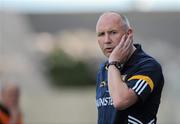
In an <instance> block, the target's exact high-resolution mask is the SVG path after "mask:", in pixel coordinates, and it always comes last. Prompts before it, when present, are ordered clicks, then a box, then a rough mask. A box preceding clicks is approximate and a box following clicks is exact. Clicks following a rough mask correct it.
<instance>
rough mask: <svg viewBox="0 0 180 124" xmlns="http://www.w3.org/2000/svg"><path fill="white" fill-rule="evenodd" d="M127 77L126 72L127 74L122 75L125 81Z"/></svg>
mask: <svg viewBox="0 0 180 124" xmlns="http://www.w3.org/2000/svg"><path fill="white" fill-rule="evenodd" d="M126 77H127V74H125V75H122V80H123V81H124V82H125V80H126Z"/></svg>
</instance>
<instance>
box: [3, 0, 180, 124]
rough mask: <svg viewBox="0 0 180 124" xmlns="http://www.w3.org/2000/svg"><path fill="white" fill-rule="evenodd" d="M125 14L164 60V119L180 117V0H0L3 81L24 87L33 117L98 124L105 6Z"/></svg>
mask: <svg viewBox="0 0 180 124" xmlns="http://www.w3.org/2000/svg"><path fill="white" fill-rule="evenodd" d="M105 11H117V12H120V13H123V14H125V15H126V16H127V17H128V18H129V20H130V23H131V25H132V26H133V28H134V33H135V37H134V39H135V42H136V43H141V44H142V46H143V48H144V49H145V51H146V52H148V53H149V54H150V55H152V56H154V57H155V58H156V59H157V60H158V61H159V62H160V63H161V65H162V68H163V73H164V76H165V86H164V90H163V94H162V99H161V101H162V102H161V106H160V109H159V113H158V124H170V123H171V124H179V123H180V118H179V117H180V105H179V103H180V98H179V92H180V83H179V80H178V76H180V68H179V64H180V56H179V55H180V0H166V1H164V0H149V1H147V0H86V1H85V0H0V81H1V82H4V81H5V80H13V81H16V82H18V83H19V84H20V86H21V90H22V97H21V107H22V110H23V114H24V121H25V124H95V123H96V120H97V110H96V104H95V83H96V82H95V80H96V72H97V70H98V66H99V64H100V63H101V62H103V61H104V60H105V59H106V58H105V57H104V56H103V54H102V53H101V51H100V49H99V47H98V44H97V42H96V33H95V26H96V21H97V19H98V17H99V16H100V14H101V13H102V12H105Z"/></svg>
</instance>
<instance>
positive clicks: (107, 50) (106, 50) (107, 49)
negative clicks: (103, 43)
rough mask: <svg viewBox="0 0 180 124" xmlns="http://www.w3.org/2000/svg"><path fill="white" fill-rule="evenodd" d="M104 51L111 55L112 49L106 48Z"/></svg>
mask: <svg viewBox="0 0 180 124" xmlns="http://www.w3.org/2000/svg"><path fill="white" fill-rule="evenodd" d="M104 51H105V52H107V53H111V52H112V51H113V48H112V47H108V48H105V49H104Z"/></svg>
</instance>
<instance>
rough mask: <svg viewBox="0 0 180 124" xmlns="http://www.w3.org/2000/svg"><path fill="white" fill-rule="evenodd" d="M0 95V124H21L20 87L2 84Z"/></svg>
mask: <svg viewBox="0 0 180 124" xmlns="http://www.w3.org/2000/svg"><path fill="white" fill-rule="evenodd" d="M0 93H1V94H0V96H1V97H0V98H1V101H0V124H22V113H21V110H20V105H19V99H20V87H19V86H18V85H17V84H15V83H14V82H8V83H5V84H2V87H1V92H0Z"/></svg>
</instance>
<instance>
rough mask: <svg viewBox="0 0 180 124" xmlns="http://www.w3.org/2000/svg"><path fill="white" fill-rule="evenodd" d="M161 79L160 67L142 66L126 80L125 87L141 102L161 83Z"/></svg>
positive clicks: (152, 65)
mask: <svg viewBox="0 0 180 124" xmlns="http://www.w3.org/2000/svg"><path fill="white" fill-rule="evenodd" d="M162 78H163V77H162V71H161V68H160V66H158V65H154V64H149V65H144V66H142V67H140V69H139V70H138V71H137V72H135V73H134V74H133V75H132V76H131V77H129V78H128V80H127V86H128V87H129V88H130V89H131V90H132V91H133V92H134V93H135V94H136V96H137V97H138V98H139V99H140V100H141V101H145V100H146V99H147V97H148V96H149V95H150V94H151V93H152V92H153V91H154V89H155V88H156V87H157V86H158V84H159V83H161V81H162Z"/></svg>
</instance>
